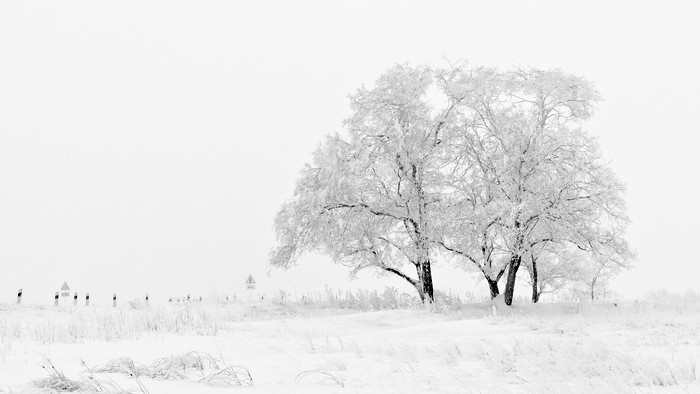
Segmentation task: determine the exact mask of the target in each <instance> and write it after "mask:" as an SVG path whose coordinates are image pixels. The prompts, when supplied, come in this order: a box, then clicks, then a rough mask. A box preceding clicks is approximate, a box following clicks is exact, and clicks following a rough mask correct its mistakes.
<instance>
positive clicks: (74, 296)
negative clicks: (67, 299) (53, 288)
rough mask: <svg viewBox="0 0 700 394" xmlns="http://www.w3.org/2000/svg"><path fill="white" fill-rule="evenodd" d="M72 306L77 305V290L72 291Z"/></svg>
mask: <svg viewBox="0 0 700 394" xmlns="http://www.w3.org/2000/svg"><path fill="white" fill-rule="evenodd" d="M73 306H78V292H77V291H76V292H75V293H73Z"/></svg>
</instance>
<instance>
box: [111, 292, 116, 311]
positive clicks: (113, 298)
mask: <svg viewBox="0 0 700 394" xmlns="http://www.w3.org/2000/svg"><path fill="white" fill-rule="evenodd" d="M116 307H117V293H114V295H112V308H116Z"/></svg>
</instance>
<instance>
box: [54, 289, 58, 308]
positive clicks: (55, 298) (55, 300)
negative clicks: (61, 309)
mask: <svg viewBox="0 0 700 394" xmlns="http://www.w3.org/2000/svg"><path fill="white" fill-rule="evenodd" d="M53 306H58V292H56V295H55V296H54V297H53Z"/></svg>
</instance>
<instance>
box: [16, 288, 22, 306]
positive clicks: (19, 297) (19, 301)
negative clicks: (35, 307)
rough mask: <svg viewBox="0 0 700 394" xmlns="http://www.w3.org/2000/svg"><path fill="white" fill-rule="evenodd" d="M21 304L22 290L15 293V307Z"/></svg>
mask: <svg viewBox="0 0 700 394" xmlns="http://www.w3.org/2000/svg"><path fill="white" fill-rule="evenodd" d="M21 303H22V289H19V291H18V292H17V305H19V304H21Z"/></svg>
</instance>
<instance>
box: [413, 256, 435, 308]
mask: <svg viewBox="0 0 700 394" xmlns="http://www.w3.org/2000/svg"><path fill="white" fill-rule="evenodd" d="M416 269H417V270H418V286H420V288H419V290H418V293H420V296H421V301H423V302H425V301H428V302H430V303H431V304H432V303H433V301H435V296H434V291H433V274H432V271H431V269H430V261H424V262H422V263H419V264H417V265H416Z"/></svg>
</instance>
